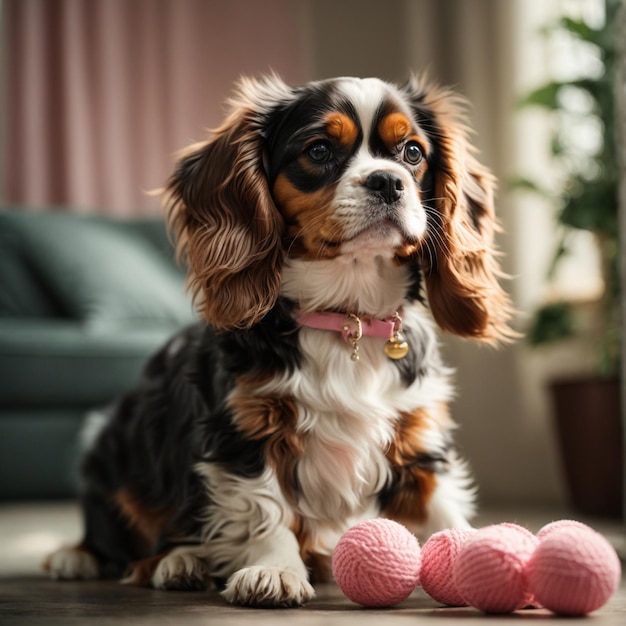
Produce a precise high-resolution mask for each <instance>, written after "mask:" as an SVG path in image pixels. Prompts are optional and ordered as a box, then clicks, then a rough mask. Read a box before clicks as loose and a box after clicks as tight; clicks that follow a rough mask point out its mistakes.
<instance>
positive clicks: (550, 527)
mask: <svg viewBox="0 0 626 626" xmlns="http://www.w3.org/2000/svg"><path fill="white" fill-rule="evenodd" d="M565 527H573V528H583V529H587V530H591V531H593V529H592V528H590V527H589V526H587V525H586V524H583V523H582V522H577V521H576V520H573V519H560V520H557V521H556V522H550V523H549V524H546V525H545V526H544V527H543V528H541V529H540V530H539V532H538V533H537V539H539V541H541V540H542V539H543V538H544V537H547V536H548V535H550V534H552V533H553V532H554V531H555V530H557V531H558V530H559V529H560V528H565ZM593 532H595V531H593Z"/></svg>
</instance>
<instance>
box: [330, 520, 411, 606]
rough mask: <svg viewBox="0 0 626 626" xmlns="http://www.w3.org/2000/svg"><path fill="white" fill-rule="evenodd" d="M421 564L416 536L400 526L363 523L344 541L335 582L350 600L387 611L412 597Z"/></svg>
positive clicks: (336, 555) (339, 545) (334, 563)
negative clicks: (387, 608)
mask: <svg viewBox="0 0 626 626" xmlns="http://www.w3.org/2000/svg"><path fill="white" fill-rule="evenodd" d="M420 562H421V557H420V547H419V543H418V541H417V539H416V538H415V535H413V534H412V533H411V532H409V530H408V529H407V528H405V527H404V526H402V525H401V524H398V523H397V522H394V521H392V520H388V519H382V518H379V519H373V520H368V521H366V522H361V523H360V524H357V525H356V526H353V527H352V528H350V529H349V530H348V531H347V532H346V533H345V534H344V535H343V536H342V537H341V539H340V540H339V542H338V543H337V547H336V548H335V552H334V554H333V559H332V568H333V576H334V577H335V581H336V582H337V584H338V585H339V588H340V589H341V591H343V593H344V594H345V595H346V596H347V597H348V598H350V600H352V601H353V602H356V603H357V604H361V605H363V606H368V607H385V606H393V605H394V604H398V603H399V602H402V600H405V599H406V598H408V597H409V595H411V593H412V591H413V590H414V589H415V587H416V586H417V581H418V579H419V572H420Z"/></svg>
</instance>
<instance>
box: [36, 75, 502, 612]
mask: <svg viewBox="0 0 626 626" xmlns="http://www.w3.org/2000/svg"><path fill="white" fill-rule="evenodd" d="M230 105H231V113H230V115H229V117H228V118H227V119H226V121H225V122H224V124H223V125H222V126H221V127H220V128H219V129H217V130H216V131H215V132H214V134H213V135H212V137H211V138H210V139H208V140H207V141H205V142H203V143H199V144H196V145H193V146H191V147H190V148H189V149H188V150H187V151H186V152H185V153H184V154H183V155H182V156H181V159H180V161H179V163H178V166H177V169H176V170H175V172H174V173H173V175H172V177H171V179H170V181H169V183H168V185H167V189H166V196H165V197H166V208H167V215H168V217H169V222H170V226H171V227H172V229H173V231H174V233H175V234H176V237H177V241H178V247H179V252H180V254H181V256H182V257H183V258H184V260H185V261H186V263H187V266H188V268H189V286H190V289H191V291H192V293H193V294H194V297H195V301H196V304H197V307H198V310H199V312H200V313H201V315H202V316H203V318H204V320H205V322H206V323H204V324H201V325H198V326H196V327H193V328H189V329H186V330H185V331H183V332H182V333H181V334H179V335H178V336H177V337H175V338H173V339H172V341H171V342H170V343H169V344H168V345H167V346H166V347H165V348H163V350H162V351H161V352H160V353H159V354H157V355H156V356H155V357H154V358H153V359H152V360H151V361H150V362H149V363H148V365H147V367H146V370H145V373H144V375H143V378H142V379H141V381H140V383H139V385H138V387H137V389H136V390H134V391H133V392H131V393H129V394H127V395H126V396H125V397H123V398H122V399H121V400H120V401H119V403H118V404H117V405H116V406H115V407H114V409H113V410H112V411H111V414H110V415H109V417H108V421H107V423H106V425H105V426H104V427H103V428H102V430H101V432H100V434H99V436H98V437H97V439H96V440H95V443H94V444H93V445H92V446H91V448H90V450H89V451H88V452H87V454H86V457H85V459H84V462H83V476H84V483H85V488H84V496H83V502H84V511H85V518H86V531H85V538H84V540H83V542H82V543H81V544H80V545H79V546H78V547H76V548H64V549H62V550H60V551H58V552H56V553H54V554H53V555H52V556H51V557H50V558H49V559H48V561H47V568H48V570H49V571H50V572H51V574H52V575H53V576H55V577H58V578H81V577H97V576H105V575H109V574H114V575H119V574H121V573H122V572H124V571H125V572H126V573H125V580H126V581H128V582H133V583H137V584H149V585H152V586H154V587H157V588H165V589H167V588H196V587H203V586H204V585H205V584H206V583H207V581H208V580H209V579H216V580H220V579H223V580H224V581H225V589H224V591H223V594H224V596H225V597H226V598H227V599H228V600H230V601H231V602H235V603H239V604H243V605H252V606H293V605H300V604H303V603H305V602H307V601H308V600H309V599H310V598H312V597H313V595H314V590H313V587H312V586H311V584H310V577H311V576H321V575H322V574H323V573H324V570H325V569H327V567H326V566H327V563H325V561H326V560H327V557H328V556H329V555H331V553H332V550H333V546H334V545H335V542H336V541H337V539H338V537H339V536H340V535H341V534H342V533H343V532H344V531H345V530H346V529H347V528H348V527H350V526H351V525H352V524H354V523H356V522H357V521H359V520H363V519H365V518H371V517H375V516H387V517H390V518H393V519H396V520H398V521H400V522H402V523H404V524H406V525H407V526H409V527H410V528H411V529H413V530H415V531H416V532H423V533H425V534H428V533H430V532H432V531H435V530H438V529H442V528H445V527H451V526H457V527H463V526H466V525H467V524H468V521H467V520H468V518H469V517H470V516H471V514H472V512H473V490H472V487H471V481H470V478H469V476H468V472H467V470H466V468H465V465H464V463H463V462H462V461H461V460H460V459H459V458H458V456H457V454H456V453H455V451H454V448H453V445H452V437H451V433H452V431H453V429H454V424H453V422H452V420H451V418H450V416H449V414H448V409H447V404H448V401H449V400H450V398H451V395H452V385H451V382H450V372H449V370H448V369H447V368H446V367H445V366H444V365H443V364H442V362H441V360H440V357H439V351H438V345H437V339H436V334H435V328H436V326H439V328H440V329H442V330H444V331H449V332H451V333H454V334H457V335H460V336H463V337H470V338H475V339H478V340H485V341H489V342H497V341H498V340H502V339H506V338H507V337H508V336H509V330H508V328H507V321H508V319H509V317H510V312H511V311H510V306H509V301H508V299H507V297H506V295H505V294H504V292H503V291H502V289H501V287H500V286H499V284H498V278H499V268H498V264H497V261H496V255H495V251H494V244H493V236H494V231H495V229H496V222H495V216H494V206H493V185H494V182H493V178H492V176H491V175H490V174H489V172H488V171H487V170H486V169H485V168H484V167H482V166H481V165H480V164H479V163H478V162H477V160H476V158H475V156H474V150H473V149H472V146H471V144H470V142H469V139H468V131H467V129H466V127H465V125H464V121H463V115H462V112H461V109H462V105H461V103H460V102H459V99H458V98H456V97H455V96H454V95H452V94H451V93H450V92H447V91H445V90H442V89H439V88H437V87H434V86H431V85H430V84H428V83H426V82H424V81H422V80H420V79H417V78H415V79H411V80H410V81H409V82H407V83H406V84H404V85H402V86H396V85H392V84H389V83H386V82H383V81H380V80H377V79H356V78H339V79H333V80H328V81H322V82H315V83H310V84H307V85H305V86H302V87H297V88H291V87H289V86H287V85H285V84H284V83H283V82H281V81H280V79H278V78H277V77H275V76H270V77H267V78H264V79H261V80H251V79H245V80H242V81H241V82H240V84H239V87H238V91H237V94H236V96H235V97H234V98H233V99H232V100H231V102H230ZM306 312H335V313H339V314H341V315H345V316H346V318H348V316H350V315H356V316H359V317H360V318H362V319H363V320H365V321H367V320H371V319H384V318H387V317H388V316H391V315H393V314H394V313H396V312H399V314H400V316H401V318H402V330H403V333H404V337H405V339H406V342H407V343H408V346H409V352H408V354H407V355H406V356H405V357H404V358H401V359H399V360H391V359H389V358H388V357H387V356H386V355H385V352H384V345H385V339H383V338H379V337H370V336H364V337H363V338H362V339H361V340H360V341H359V342H358V347H359V357H360V358H359V360H358V361H353V360H352V359H351V356H352V353H353V346H352V345H351V343H349V342H348V343H347V342H346V341H344V338H343V337H342V335H341V333H337V332H333V331H329V330H318V329H315V328H310V327H308V326H302V325H301V324H300V323H299V322H298V319H299V316H301V315H302V314H303V313H306ZM431 320H434V322H433V321H431Z"/></svg>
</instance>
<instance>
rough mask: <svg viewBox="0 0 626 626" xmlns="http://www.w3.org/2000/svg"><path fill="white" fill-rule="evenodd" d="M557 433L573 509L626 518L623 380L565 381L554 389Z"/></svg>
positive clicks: (552, 388) (591, 379)
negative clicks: (625, 500) (621, 403)
mask: <svg viewBox="0 0 626 626" xmlns="http://www.w3.org/2000/svg"><path fill="white" fill-rule="evenodd" d="M551 391H552V397H553V401H554V409H555V416H556V428H557V435H558V439H559V445H560V448H561V455H562V459H563V466H564V471H565V477H566V479H567V482H568V488H569V495H570V500H571V504H572V506H573V507H574V508H575V509H576V510H577V511H578V512H580V513H584V514H588V515H601V516H610V517H616V518H621V517H622V516H623V513H624V509H623V491H624V488H623V487H624V450H623V447H624V446H623V432H622V420H621V410H620V382H619V380H617V379H608V380H607V379H602V378H586V379H574V380H563V381H558V382H555V383H553V384H552V385H551Z"/></svg>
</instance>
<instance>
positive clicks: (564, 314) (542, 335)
mask: <svg viewBox="0 0 626 626" xmlns="http://www.w3.org/2000/svg"><path fill="white" fill-rule="evenodd" d="M574 333H575V321H574V311H573V309H572V307H571V306H570V305H569V304H568V303H567V302H555V303H553V304H547V305H545V306H543V307H541V308H540V309H539V310H538V311H537V312H536V314H535V319H534V322H533V325H532V327H531V329H530V331H529V333H528V340H529V342H530V344H531V345H533V346H539V345H542V344H546V343H552V342H554V341H559V340H562V339H567V338H569V337H572V336H573V335H574Z"/></svg>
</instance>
